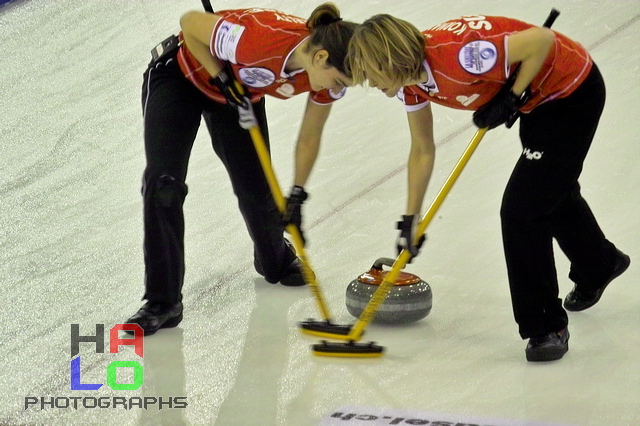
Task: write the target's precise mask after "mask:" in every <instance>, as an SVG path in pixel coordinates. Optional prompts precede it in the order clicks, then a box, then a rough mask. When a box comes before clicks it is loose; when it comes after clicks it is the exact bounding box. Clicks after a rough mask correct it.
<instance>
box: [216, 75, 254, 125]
mask: <svg viewBox="0 0 640 426" xmlns="http://www.w3.org/2000/svg"><path fill="white" fill-rule="evenodd" d="M209 83H210V84H211V85H213V86H216V87H217V88H218V89H220V92H222V94H223V95H224V97H225V99H226V100H227V102H228V104H229V105H230V106H232V107H233V108H235V109H236V110H237V111H238V116H239V118H238V123H239V124H240V127H242V128H243V129H250V128H252V127H254V126H257V125H258V121H257V120H256V116H255V114H254V113H253V105H251V98H250V97H249V95H248V91H247V90H244V91H243V92H244V93H245V94H242V93H240V90H239V89H238V87H236V84H235V81H234V80H233V78H231V77H230V76H229V74H227V72H226V71H225V70H222V71H220V72H219V73H218V75H216V76H215V77H211V79H209Z"/></svg>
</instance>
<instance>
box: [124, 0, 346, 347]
mask: <svg viewBox="0 0 640 426" xmlns="http://www.w3.org/2000/svg"><path fill="white" fill-rule="evenodd" d="M180 25H181V28H182V32H181V33H180V34H179V35H178V36H173V37H170V38H168V39H167V40H165V41H164V42H163V43H162V44H160V45H159V46H158V47H156V48H155V49H154V50H153V51H152V57H153V59H152V61H151V63H150V64H149V67H148V69H147V71H146V72H145V74H144V84H143V89H142V108H143V115H144V142H145V153H146V160H147V165H146V169H145V171H144V175H143V186H142V195H143V203H144V261H145V283H144V285H145V292H144V296H143V299H144V300H146V303H145V304H144V305H143V306H142V308H140V310H139V311H138V312H137V313H136V314H135V315H133V316H132V317H131V318H129V319H128V321H127V322H128V323H136V324H138V325H140V326H141V327H142V329H143V330H144V332H145V335H146V336H148V335H151V334H153V333H155V332H156V331H157V330H159V329H161V328H166V327H175V326H177V325H178V324H179V323H180V321H182V310H183V306H182V287H183V282H184V272H185V268H184V215H183V210H182V205H183V202H184V200H185V197H186V195H187V185H186V178H187V165H188V162H189V156H190V153H191V148H192V146H193V142H194V140H195V137H196V134H197V131H198V127H199V125H200V121H201V118H204V121H205V123H206V125H207V130H208V131H209V134H210V135H211V142H212V145H213V149H214V151H215V153H216V154H217V156H218V157H219V158H220V160H221V161H222V162H223V163H224V165H225V167H226V169H227V172H228V174H229V177H230V179H231V183H232V186H233V190H234V193H235V195H236V197H237V198H238V206H239V209H240V213H241V214H242V216H243V218H244V221H245V223H246V226H247V229H248V231H249V235H250V236H251V239H252V240H253V243H254V253H253V254H254V265H255V268H256V271H257V272H258V273H259V274H260V275H263V276H264V277H265V279H266V281H268V282H270V283H277V282H280V283H281V284H283V285H286V286H301V285H304V280H303V277H302V274H301V271H300V263H299V259H298V258H297V257H296V254H295V251H294V250H293V249H292V247H290V246H289V245H288V244H287V242H286V240H285V238H284V236H283V230H284V223H295V224H296V225H298V226H300V222H301V216H300V208H301V205H302V203H303V202H304V200H305V199H306V197H307V195H306V192H305V190H304V185H305V183H306V181H307V179H308V177H309V174H310V172H311V168H312V167H313V164H314V162H315V160H316V156H317V154H318V147H319V144H320V138H321V135H322V131H323V128H324V125H325V122H326V120H327V117H328V115H329V111H330V110H331V103H332V102H333V101H334V100H336V99H339V98H341V97H342V96H343V94H344V90H345V87H346V86H349V85H350V84H351V80H350V79H349V78H347V76H346V74H345V72H344V58H345V56H346V52H347V48H348V42H349V39H350V37H351V35H352V34H353V30H354V28H355V26H356V24H354V23H351V22H346V21H343V20H342V19H341V18H340V12H339V10H338V9H337V8H336V6H335V5H334V4H332V3H325V4H322V5H320V6H318V7H317V8H316V9H315V10H314V11H313V12H312V13H311V16H310V17H309V19H304V18H299V17H297V16H292V15H289V14H286V13H284V12H280V11H277V10H271V9H263V8H250V9H239V10H224V11H219V12H217V13H215V14H213V13H204V12H195V11H194V12H188V13H186V14H185V15H183V16H182V18H181V20H180ZM234 79H236V80H238V81H239V82H241V83H242V84H243V85H244V86H245V87H246V89H247V91H248V93H247V94H246V95H242V94H240V93H239V91H238V90H237V89H236V88H235V86H234V84H233V80H234ZM301 93H308V94H309V95H308V102H307V107H306V110H305V112H304V115H303V119H302V125H301V128H300V133H299V137H298V140H297V144H296V148H295V164H296V169H295V180H294V187H293V189H292V191H291V194H290V195H289V197H288V200H289V201H288V206H287V207H288V208H287V215H285V217H284V218H283V217H281V216H280V214H279V213H278V210H277V208H276V206H275V204H274V201H273V198H272V196H271V192H270V191H269V187H268V185H267V182H266V179H265V177H264V173H263V171H262V167H261V166H260V162H259V160H258V157H257V155H256V152H255V149H254V146H253V143H252V140H251V137H250V135H249V132H247V130H246V129H247V128H250V127H252V126H254V125H259V126H260V128H261V130H262V133H263V135H264V138H265V142H266V143H267V144H268V143H269V139H268V128H267V119H266V115H265V102H264V97H265V96H266V95H269V96H274V97H277V98H281V99H290V98H292V97H293V96H296V95H299V94H301ZM211 214H215V212H211ZM213 243H214V242H213V241H212V244H211V246H212V247H215V246H216V245H215V244H213ZM220 249H222V250H235V249H234V248H233V247H226V248H224V247H220ZM212 258H215V253H214V252H212Z"/></svg>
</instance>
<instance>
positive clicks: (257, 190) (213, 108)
mask: <svg viewBox="0 0 640 426" xmlns="http://www.w3.org/2000/svg"><path fill="white" fill-rule="evenodd" d="M142 109H143V116H144V141H145V154H146V160H147V164H146V168H145V170H144V175H143V182H142V196H143V203H144V214H143V215H144V262H145V294H144V297H143V298H144V299H147V300H150V301H157V302H167V303H176V302H178V301H181V300H182V286H183V282H184V273H185V265H184V250H185V249H184V228H185V224H184V214H183V208H182V206H183V203H184V199H185V197H186V195H187V185H186V178H187V166H188V163H189V156H190V154H191V148H192V146H193V142H194V140H195V138H196V134H197V132H198V128H199V126H200V121H201V117H204V120H205V123H206V124H207V128H208V130H209V133H210V134H211V142H212V144H213V149H214V151H215V153H216V154H217V155H218V157H219V158H220V159H221V160H222V162H223V163H224V165H225V167H226V169H227V172H228V174H229V177H230V178H231V183H232V187H233V191H234V193H235V195H236V197H237V198H238V205H239V208H240V212H241V213H242V216H243V218H244V221H245V223H246V226H247V229H248V231H249V235H250V236H251V238H252V239H253V242H254V258H255V261H256V263H257V264H259V266H260V268H261V269H262V272H263V273H264V276H265V279H266V280H267V281H269V282H278V281H279V280H280V278H281V277H282V275H283V273H284V271H285V270H286V269H287V267H288V266H289V265H290V264H291V262H293V260H294V259H295V255H294V253H293V252H292V251H291V250H289V249H288V248H287V246H286V244H285V240H284V235H283V230H284V229H283V226H282V225H281V223H280V220H281V219H280V215H279V213H278V210H277V208H276V206H275V203H274V201H273V197H272V195H271V192H270V190H269V186H268V184H267V181H266V179H265V177H264V172H263V170H262V167H261V165H260V162H259V159H258V156H257V153H256V151H255V148H254V145H253V142H252V140H251V137H250V135H249V132H248V131H247V130H245V129H242V128H241V127H240V126H239V125H238V114H237V112H236V111H235V110H233V109H232V108H230V107H228V106H226V105H223V104H219V103H217V102H214V101H212V100H210V99H209V98H207V97H206V96H205V95H204V94H202V93H201V92H200V91H199V90H197V89H196V88H195V86H193V84H192V83H191V82H190V81H188V80H187V79H186V78H185V77H184V76H183V74H182V73H181V71H180V68H179V66H178V64H177V61H176V59H175V58H168V59H167V58H164V59H163V60H162V61H161V62H158V63H155V64H154V63H152V64H150V66H149V68H148V69H147V71H146V72H145V74H144V83H143V87H142ZM254 111H255V113H256V116H257V118H258V121H259V123H260V127H261V130H262V133H263V135H264V138H265V142H266V143H267V145H268V143H269V142H268V141H269V138H268V129H267V120H266V115H265V108H264V99H263V100H262V101H260V102H258V103H256V104H254ZM210 214H211V215H215V214H216V211H215V210H214V211H211V213H210ZM211 247H212V252H213V251H214V250H235V247H233V245H230V246H229V247H224V246H217V245H216V242H215V241H211ZM212 257H213V256H212Z"/></svg>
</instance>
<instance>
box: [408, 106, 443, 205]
mask: <svg viewBox="0 0 640 426" xmlns="http://www.w3.org/2000/svg"><path fill="white" fill-rule="evenodd" d="M407 118H408V120H409V131H410V133H411V150H410V152H409V160H408V162H407V172H408V173H407V174H408V194H407V207H406V213H405V214H406V215H415V214H418V215H419V214H420V212H421V211H422V202H423V200H424V194H425V192H426V191H427V186H428V185H429V180H430V179H431V172H432V171H433V164H434V161H435V154H436V146H435V143H434V138H433V114H432V112H431V103H429V104H428V105H427V106H426V107H424V108H422V109H419V110H418V111H412V112H409V113H407Z"/></svg>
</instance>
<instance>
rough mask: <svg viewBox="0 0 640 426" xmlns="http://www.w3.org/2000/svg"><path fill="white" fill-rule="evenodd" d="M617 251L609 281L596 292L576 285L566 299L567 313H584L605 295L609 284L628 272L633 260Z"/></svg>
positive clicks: (564, 304)
mask: <svg viewBox="0 0 640 426" xmlns="http://www.w3.org/2000/svg"><path fill="white" fill-rule="evenodd" d="M616 251H617V257H616V263H615V265H614V267H613V272H612V273H611V276H610V277H609V278H608V279H607V281H606V282H605V283H604V284H603V285H602V286H601V287H599V288H598V289H596V290H595V291H589V290H581V289H579V288H578V286H577V285H574V286H573V290H571V291H570V292H569V294H567V297H565V298H564V303H563V306H564V308H565V309H566V310H567V311H572V312H578V311H584V310H585V309H588V308H590V307H592V306H593V305H595V304H596V303H598V301H599V300H600V297H602V293H604V290H605V289H606V288H607V286H608V285H609V283H610V282H611V281H613V280H614V279H616V278H618V277H619V276H620V275H622V273H623V272H624V271H626V270H627V268H629V265H630V264H631V258H630V257H629V256H627V255H626V254H624V253H623V252H621V251H620V250H618V249H616Z"/></svg>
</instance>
